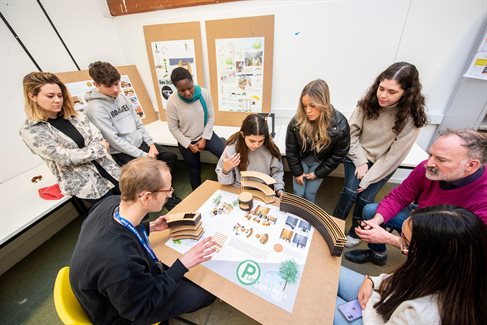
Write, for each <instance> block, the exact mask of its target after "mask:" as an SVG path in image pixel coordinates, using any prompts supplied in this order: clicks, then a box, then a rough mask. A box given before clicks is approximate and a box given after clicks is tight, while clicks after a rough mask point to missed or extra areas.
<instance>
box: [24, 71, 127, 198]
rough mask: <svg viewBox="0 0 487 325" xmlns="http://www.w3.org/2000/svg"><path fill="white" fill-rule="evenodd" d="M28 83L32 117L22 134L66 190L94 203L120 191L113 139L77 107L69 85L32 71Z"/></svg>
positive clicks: (27, 100)
mask: <svg viewBox="0 0 487 325" xmlns="http://www.w3.org/2000/svg"><path fill="white" fill-rule="evenodd" d="M23 85H24V97H25V112H26V115H27V120H26V121H25V123H24V125H23V126H22V128H21V129H20V136H21V137H22V140H23V141H24V142H25V144H26V145H27V147H29V149H30V150H31V151H32V152H33V153H34V154H36V155H38V156H39V157H41V158H42V160H44V162H45V163H46V164H47V166H48V167H49V169H50V170H51V172H52V173H53V174H54V176H56V179H57V181H58V183H59V186H60V188H61V191H62V193H63V194H66V195H71V196H76V197H78V198H81V199H85V200H87V201H90V202H92V203H94V202H96V201H99V200H101V199H102V198H104V197H106V196H109V195H112V194H119V193H120V192H119V190H118V178H119V174H120V172H119V168H118V165H117V164H116V163H115V161H113V159H112V158H111V156H110V155H109V154H108V151H107V149H108V142H107V141H105V140H104V139H103V137H102V135H101V133H100V131H99V130H98V129H97V128H96V127H95V126H94V125H93V124H91V123H90V121H89V120H88V119H87V118H86V117H85V115H84V114H82V113H80V112H76V111H75V110H74V104H73V100H72V98H71V95H70V94H69V91H68V90H67V88H66V86H65V85H64V84H63V83H62V82H61V81H60V80H59V79H58V78H57V77H56V76H55V75H54V74H52V73H49V72H32V73H30V74H28V75H26V76H25V77H24V79H23Z"/></svg>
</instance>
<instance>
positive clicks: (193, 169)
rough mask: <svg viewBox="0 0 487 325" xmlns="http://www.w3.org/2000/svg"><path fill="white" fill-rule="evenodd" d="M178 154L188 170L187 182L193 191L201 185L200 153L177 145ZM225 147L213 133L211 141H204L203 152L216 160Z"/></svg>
mask: <svg viewBox="0 0 487 325" xmlns="http://www.w3.org/2000/svg"><path fill="white" fill-rule="evenodd" d="M178 147H179V152H181V155H183V159H184V162H185V163H186V165H187V166H188V169H189V181H190V182H191V188H192V189H193V190H195V189H196V188H197V187H198V186H200V185H201V162H200V153H199V152H197V153H192V152H191V150H190V149H186V148H184V147H183V146H181V145H180V144H179V145H178ZM223 149H225V146H224V144H223V141H222V139H221V138H220V137H219V136H217V135H216V134H215V132H213V134H212V136H211V139H210V140H206V146H205V150H208V151H209V152H211V153H212V154H214V155H215V156H216V157H217V158H218V159H220V156H221V155H222V153H223Z"/></svg>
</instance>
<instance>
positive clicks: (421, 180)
mask: <svg viewBox="0 0 487 325" xmlns="http://www.w3.org/2000/svg"><path fill="white" fill-rule="evenodd" d="M425 163H426V161H423V162H422V163H420V164H419V165H418V166H416V168H414V170H413V171H412V172H411V174H410V175H409V176H408V177H407V178H406V179H405V180H404V182H402V184H401V185H399V186H398V187H396V188H395V189H393V190H392V191H391V193H389V194H388V195H387V196H386V197H385V198H384V199H383V200H382V201H381V202H380V203H379V206H378V208H377V213H380V214H381V215H382V216H383V217H384V222H387V221H389V220H390V219H392V218H393V217H394V216H395V215H396V214H397V213H399V211H401V210H402V209H403V208H405V207H406V206H407V205H408V204H410V203H412V202H416V203H417V204H419V207H420V208H424V207H427V206H435V205H440V204H451V205H456V206H459V207H462V208H464V209H467V210H469V211H471V212H473V213H475V214H476V215H477V216H479V217H480V219H482V221H483V222H484V223H485V224H487V168H485V170H484V173H483V174H482V176H480V177H479V178H478V179H476V180H475V181H473V182H472V183H470V184H467V185H465V186H462V187H459V188H455V189H449V190H442V189H441V188H440V182H438V181H430V180H429V179H427V178H426V176H425V172H426V168H425V167H424V165H425Z"/></svg>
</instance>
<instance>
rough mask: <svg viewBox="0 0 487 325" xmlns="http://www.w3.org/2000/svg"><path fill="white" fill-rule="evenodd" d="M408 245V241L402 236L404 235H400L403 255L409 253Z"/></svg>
mask: <svg viewBox="0 0 487 325" xmlns="http://www.w3.org/2000/svg"><path fill="white" fill-rule="evenodd" d="M409 244H410V243H409V240H408V239H407V238H406V236H404V233H401V253H403V254H404V255H408V253H409Z"/></svg>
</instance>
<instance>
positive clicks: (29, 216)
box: [0, 164, 71, 244]
mask: <svg viewBox="0 0 487 325" xmlns="http://www.w3.org/2000/svg"><path fill="white" fill-rule="evenodd" d="M38 175H41V176H42V180H40V181H38V182H37V183H32V181H31V180H32V178H33V177H34V176H38ZM56 183H57V181H56V179H55V177H54V175H52V174H51V171H50V170H49V169H48V168H47V166H46V165H45V164H42V165H40V166H38V167H36V168H34V169H31V170H29V171H27V172H25V173H23V174H21V175H19V176H17V177H14V178H12V179H10V180H8V181H6V182H4V183H2V184H0V199H1V201H0V209H1V210H0V211H1V213H0V244H3V243H4V242H6V241H7V240H9V239H10V238H12V237H13V236H15V235H16V234H18V233H20V232H21V231H23V230H24V229H26V228H27V227H29V226H30V225H31V224H33V223H35V222H36V221H37V220H39V219H41V218H42V217H44V216H45V215H46V214H48V213H50V212H51V211H52V210H54V209H56V208H57V207H58V206H60V205H62V204H63V203H64V202H66V201H68V200H69V199H70V198H71V197H70V196H64V197H63V198H61V199H59V200H44V199H42V198H41V197H40V196H39V193H38V189H40V188H43V187H47V186H51V185H54V184H56Z"/></svg>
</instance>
